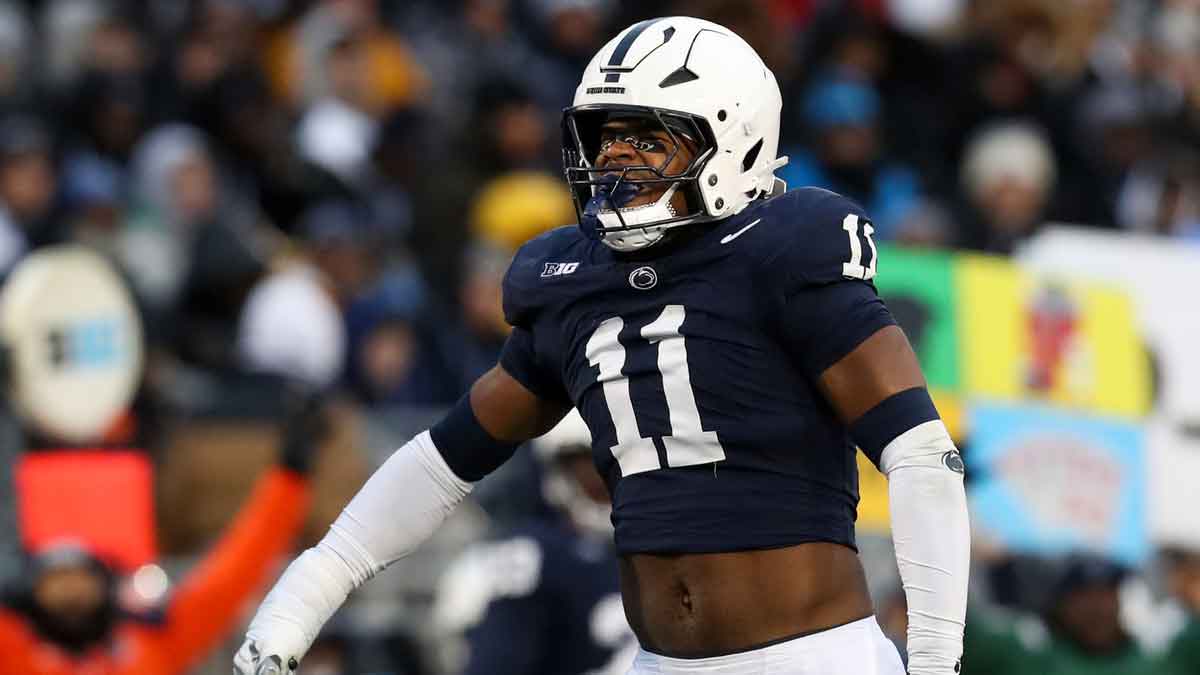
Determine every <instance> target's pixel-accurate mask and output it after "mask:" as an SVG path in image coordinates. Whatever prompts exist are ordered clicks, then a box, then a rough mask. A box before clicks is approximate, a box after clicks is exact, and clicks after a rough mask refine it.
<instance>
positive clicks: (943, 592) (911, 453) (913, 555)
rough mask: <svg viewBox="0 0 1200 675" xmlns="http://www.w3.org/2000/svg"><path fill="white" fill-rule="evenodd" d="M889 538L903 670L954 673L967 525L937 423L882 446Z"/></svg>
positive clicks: (955, 470)
mask: <svg viewBox="0 0 1200 675" xmlns="http://www.w3.org/2000/svg"><path fill="white" fill-rule="evenodd" d="M879 465H880V468H881V469H882V470H883V472H884V473H885V474H887V477H888V496H889V500H890V509H891V514H892V540H893V542H894V544H895V547H896V562H897V564H898V565H899V568H900V579H901V581H902V582H903V584H904V595H905V598H906V599H907V600H908V672H909V673H910V675H952V674H953V673H957V672H959V659H960V658H961V657H962V640H963V626H964V623H965V621H966V614H967V576H968V568H969V567H970V562H971V526H970V523H969V522H968V519H967V496H966V492H965V490H964V489H963V474H962V459H961V458H960V457H959V456H958V451H957V450H956V449H955V447H954V442H953V441H952V440H951V439H950V435H949V434H948V433H947V432H946V427H945V425H944V424H942V422H941V420H933V421H930V422H925V423H924V424H920V425H917V426H915V427H913V428H912V429H909V430H908V431H906V432H904V433H903V434H901V435H900V436H897V437H896V438H895V440H893V441H892V442H891V443H889V444H888V445H887V447H886V448H884V450H883V454H882V456H881V458H880V462H879Z"/></svg>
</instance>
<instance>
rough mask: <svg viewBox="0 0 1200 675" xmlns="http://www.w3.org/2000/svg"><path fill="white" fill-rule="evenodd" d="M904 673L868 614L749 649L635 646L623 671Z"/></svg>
mask: <svg viewBox="0 0 1200 675" xmlns="http://www.w3.org/2000/svg"><path fill="white" fill-rule="evenodd" d="M691 673H703V674H704V675H904V664H903V663H901V661H900V654H899V653H898V652H897V651H896V647H895V645H893V644H892V641H891V640H889V639H887V637H886V636H885V635H884V634H883V631H882V630H880V629H879V624H878V623H876V621H875V617H873V616H869V617H867V618H865V619H859V620H858V621H855V622H853V623H848V624H846V625H844V626H838V627H837V628H830V629H829V630H824V631H821V632H820V633H813V634H812V635H805V636H803V637H798V638H794V639H792V640H788V641H786V642H780V643H777V644H773V645H769V646H766V647H762V648H760V649H755V650H752V651H747V652H738V653H736V654H728V655H725V656H714V657H711V658H707V659H675V658H670V657H667V656H659V655H658V654H652V653H650V652H648V651H646V650H644V649H641V650H638V655H637V658H635V659H634V660H633V667H632V668H631V669H630V670H629V672H628V673H626V675H684V674H691Z"/></svg>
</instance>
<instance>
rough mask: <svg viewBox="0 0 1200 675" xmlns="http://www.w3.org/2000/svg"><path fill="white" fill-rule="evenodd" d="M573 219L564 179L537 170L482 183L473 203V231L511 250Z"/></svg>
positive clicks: (502, 247) (505, 175)
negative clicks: (481, 187)
mask: <svg viewBox="0 0 1200 675" xmlns="http://www.w3.org/2000/svg"><path fill="white" fill-rule="evenodd" d="M574 219H575V208H574V206H572V204H571V196H570V193H569V192H567V189H566V187H565V186H564V185H563V182H562V180H561V179H559V178H558V177H555V176H548V175H546V174H543V173H540V172H535V171H514V172H511V173H507V174H502V175H500V176H498V177H497V178H495V179H493V180H492V181H490V182H489V183H487V184H486V185H484V186H483V189H481V190H480V191H479V193H478V194H477V195H475V199H474V201H473V202H472V205H471V229H472V230H473V232H474V234H475V235H476V236H477V237H480V238H482V239H484V240H485V241H487V242H489V243H491V244H493V245H495V246H498V247H500V248H501V249H504V250H506V251H512V252H515V251H516V250H517V249H518V248H520V247H521V245H523V244H524V243H525V242H527V241H529V240H530V239H533V238H534V237H536V236H538V235H539V234H542V233H543V232H549V231H550V230H552V229H554V228H556V227H561V226H563V225H566V224H568V223H570V222H571V221H572V220H574Z"/></svg>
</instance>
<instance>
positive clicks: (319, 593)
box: [247, 431, 471, 662]
mask: <svg viewBox="0 0 1200 675" xmlns="http://www.w3.org/2000/svg"><path fill="white" fill-rule="evenodd" d="M470 491H471V484H470V483H467V482H464V481H463V480H461V479H460V478H458V476H456V475H454V472H453V471H451V469H450V467H449V466H447V465H446V462H445V460H443V459H442V455H441V454H440V453H439V452H438V451H437V448H436V447H434V445H433V441H432V439H430V437H429V432H428V431H425V432H422V433H421V434H419V435H418V436H417V437H416V438H414V439H413V440H411V441H409V442H408V443H407V444H405V445H404V446H403V447H401V448H400V449H399V450H397V451H396V452H395V453H393V454H392V456H391V457H390V458H388V460H387V461H386V462H384V464H383V466H381V467H379V469H378V470H377V471H376V472H375V473H374V475H372V476H371V478H370V479H369V480H368V481H367V482H366V484H365V485H363V487H362V489H361V490H359V491H358V494H357V495H355V496H354V499H352V500H350V503H349V504H348V505H346V508H345V509H344V510H343V511H342V513H341V515H340V516H338V519H337V520H336V521H334V523H333V525H332V526H331V527H330V528H329V532H328V534H326V535H325V538H324V539H322V540H321V541H320V543H318V544H317V545H316V546H314V547H312V548H310V549H308V550H307V551H305V552H304V553H303V554H301V555H300V557H298V558H297V559H296V560H295V561H294V562H292V564H291V565H289V566H288V568H287V570H286V571H284V573H283V576H282V577H280V579H279V581H278V582H277V583H276V584H275V587H274V588H272V589H271V592H270V593H268V594H267V597H266V598H265V599H264V600H263V602H262V605H261V606H260V607H259V609H258V613H257V614H255V615H254V619H253V620H252V621H251V622H250V628H249V630H248V631H247V636H248V637H250V638H252V639H255V640H259V641H261V642H263V643H265V644H268V645H270V649H271V652H272V653H276V654H280V655H282V656H284V657H285V662H286V657H287V656H291V657H294V658H295V659H296V660H297V661H298V660H300V658H302V657H303V656H304V654H305V652H307V651H308V648H309V646H310V645H311V644H312V642H313V640H314V639H316V637H317V634H318V633H319V632H320V630H321V627H322V626H323V625H325V622H326V621H328V620H329V617H331V616H333V613H334V612H336V611H337V609H338V607H340V606H341V605H342V603H343V602H345V600H346V596H348V595H349V594H350V591H352V590H354V589H355V588H357V587H359V586H361V585H362V584H363V583H364V582H366V581H367V580H368V579H370V578H371V577H373V576H375V574H377V573H378V572H379V571H380V570H382V569H383V568H385V567H387V566H388V565H389V564H391V563H392V562H394V561H396V560H398V559H399V558H401V557H403V556H405V555H408V554H409V553H411V552H412V551H413V550H414V549H416V548H417V546H419V545H420V544H421V542H423V541H425V540H426V539H427V538H429V536H430V535H431V534H433V531H434V530H436V529H437V527H438V526H439V525H440V524H441V523H442V521H443V520H445V518H446V516H447V515H448V514H449V513H450V512H451V511H453V510H454V507H455V506H457V505H458V503H459V502H460V501H462V499H463V497H465V496H466V495H467V493H468V492H470Z"/></svg>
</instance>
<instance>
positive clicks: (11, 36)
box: [0, 2, 35, 112]
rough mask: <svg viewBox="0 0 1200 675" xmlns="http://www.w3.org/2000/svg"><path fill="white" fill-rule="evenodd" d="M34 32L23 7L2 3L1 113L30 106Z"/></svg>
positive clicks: (0, 49) (0, 55)
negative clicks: (30, 57) (30, 53)
mask: <svg viewBox="0 0 1200 675" xmlns="http://www.w3.org/2000/svg"><path fill="white" fill-rule="evenodd" d="M31 38H32V31H31V30H30V26H29V20H28V17H26V15H25V12H24V11H22V9H21V7H20V6H19V5H17V4H15V3H12V2H0V112H6V111H9V110H10V109H12V108H14V107H16V106H18V105H21V104H28V103H29V102H30V98H31V97H32V95H33V93H34V91H33V90H34V87H33V86H32V84H33V82H34V81H35V80H33V79H32V78H30V77H28V75H29V72H28V68H29V66H30V65H31V64H30V59H29V52H30V50H31V48H32V45H31V44H30V43H31V41H32V40H31Z"/></svg>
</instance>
